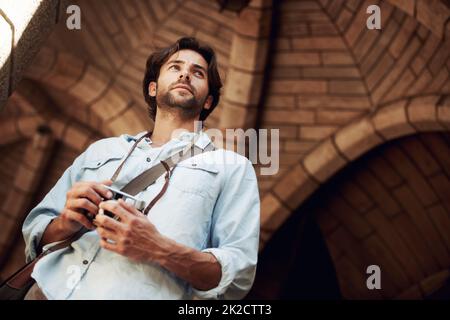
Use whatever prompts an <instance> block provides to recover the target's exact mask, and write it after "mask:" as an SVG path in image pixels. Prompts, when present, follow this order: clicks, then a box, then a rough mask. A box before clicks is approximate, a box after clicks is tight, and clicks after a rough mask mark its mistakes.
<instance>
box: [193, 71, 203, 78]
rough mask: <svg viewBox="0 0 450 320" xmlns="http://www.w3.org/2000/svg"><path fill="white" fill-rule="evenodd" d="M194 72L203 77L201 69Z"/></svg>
mask: <svg viewBox="0 0 450 320" xmlns="http://www.w3.org/2000/svg"><path fill="white" fill-rule="evenodd" d="M194 74H195V75H196V76H198V77H203V72H201V71H195V72H194Z"/></svg>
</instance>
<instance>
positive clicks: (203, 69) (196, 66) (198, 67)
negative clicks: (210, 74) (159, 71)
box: [167, 60, 206, 73]
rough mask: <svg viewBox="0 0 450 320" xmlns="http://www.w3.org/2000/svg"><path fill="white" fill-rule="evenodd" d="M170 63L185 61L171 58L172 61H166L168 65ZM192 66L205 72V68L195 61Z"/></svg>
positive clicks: (182, 62)
mask: <svg viewBox="0 0 450 320" xmlns="http://www.w3.org/2000/svg"><path fill="white" fill-rule="evenodd" d="M172 63H174V64H185V61H183V60H172V61H168V62H167V64H168V65H170V64H172ZM194 67H195V68H197V69H200V70H202V71H203V72H205V73H206V69H205V68H204V67H202V66H201V65H199V64H197V63H194Z"/></svg>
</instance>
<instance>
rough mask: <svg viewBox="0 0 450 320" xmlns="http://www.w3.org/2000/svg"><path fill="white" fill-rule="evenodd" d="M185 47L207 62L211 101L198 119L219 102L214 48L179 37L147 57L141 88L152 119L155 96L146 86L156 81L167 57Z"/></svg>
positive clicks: (188, 38)
mask: <svg viewBox="0 0 450 320" xmlns="http://www.w3.org/2000/svg"><path fill="white" fill-rule="evenodd" d="M185 49H187V50H192V51H195V52H197V53H198V54H200V55H201V56H202V57H203V58H204V59H205V60H206V62H207V63H208V87H209V93H208V95H211V96H212V98H213V101H212V104H211V107H210V108H209V109H204V108H203V109H202V111H201V112H200V116H199V120H200V121H204V120H205V119H206V118H207V117H208V116H209V114H210V113H211V112H212V111H213V110H214V108H215V107H216V106H217V104H218V103H219V97H220V88H222V81H221V80H220V75H219V71H218V69H217V60H216V54H215V53H214V50H213V49H212V48H211V47H209V46H207V45H203V44H200V43H199V42H198V41H197V40H196V39H195V38H192V37H184V38H180V39H178V40H177V42H175V43H174V44H172V45H171V46H169V47H166V48H163V49H160V50H158V51H155V52H154V53H152V54H151V55H150V56H149V57H148V59H147V64H146V68H145V76H144V81H143V83H142V89H143V93H144V98H145V102H147V104H148V106H149V115H150V118H152V119H153V121H154V120H155V117H156V97H151V96H150V94H149V90H148V86H149V85H150V82H152V81H154V82H157V80H158V77H159V72H160V70H161V66H162V65H163V64H164V63H166V62H167V60H168V59H169V57H170V56H172V55H173V54H174V53H175V52H178V51H180V50H185Z"/></svg>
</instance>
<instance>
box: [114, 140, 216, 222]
mask: <svg viewBox="0 0 450 320" xmlns="http://www.w3.org/2000/svg"><path fill="white" fill-rule="evenodd" d="M151 134H152V133H151V132H147V133H146V134H145V135H143V136H142V137H140V138H139V139H138V140H137V141H136V142H135V143H134V145H133V146H132V148H131V149H130V151H129V152H128V154H127V156H126V157H125V159H124V160H123V161H122V163H121V164H120V165H119V167H118V168H117V170H116V171H115V172H114V174H113V176H112V177H111V180H112V181H113V182H114V181H115V180H116V179H117V177H118V176H119V173H120V171H121V170H122V168H123V166H124V164H125V162H126V161H127V160H128V158H129V157H130V155H131V154H132V153H133V151H134V149H135V148H136V146H137V145H138V143H139V142H140V141H141V140H142V139H144V138H145V137H150V136H151ZM213 150H215V147H214V145H213V144H212V143H211V142H210V143H209V144H208V145H207V146H206V147H205V148H204V149H202V148H200V147H198V146H197V145H195V141H191V142H190V144H188V145H187V146H186V147H185V148H183V149H182V150H180V151H178V152H176V153H175V154H173V155H171V156H170V157H168V158H167V159H165V160H164V161H160V162H159V163H158V164H156V165H154V166H153V167H151V168H149V169H147V170H145V171H144V172H142V173H141V174H140V175H138V176H137V177H135V178H134V179H132V180H131V181H130V182H128V184H126V185H125V186H124V187H123V188H122V189H121V191H123V192H125V193H128V194H130V195H132V196H135V195H136V194H138V193H139V192H141V191H143V190H145V189H146V188H147V187H148V186H150V185H152V184H153V183H154V182H155V181H156V180H157V179H158V178H159V177H160V176H161V175H163V174H164V173H166V175H165V178H164V180H165V181H164V185H163V187H162V188H161V190H160V192H159V193H158V194H157V195H156V196H155V197H154V198H153V199H152V201H150V203H149V204H148V205H147V207H146V208H145V210H144V214H145V215H147V214H148V212H149V211H150V209H151V208H152V207H153V206H154V205H155V203H156V202H157V201H158V200H159V199H161V197H162V196H163V195H164V193H165V192H166V190H167V188H168V185H169V180H170V177H171V174H172V172H173V170H174V168H175V166H176V165H177V164H178V163H179V162H181V161H183V160H186V159H188V158H190V157H193V156H195V155H198V154H200V153H203V152H208V151H213Z"/></svg>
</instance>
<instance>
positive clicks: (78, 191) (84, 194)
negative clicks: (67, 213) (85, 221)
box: [69, 185, 103, 205]
mask: <svg viewBox="0 0 450 320" xmlns="http://www.w3.org/2000/svg"><path fill="white" fill-rule="evenodd" d="M77 198H88V199H89V200H91V202H92V203H95V204H96V205H98V204H99V203H100V202H102V201H103V199H102V197H100V195H99V194H98V193H97V192H96V191H95V190H94V189H93V188H91V187H89V186H88V185H82V186H80V187H79V188H75V189H73V191H72V192H71V194H70V198H69V199H77Z"/></svg>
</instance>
